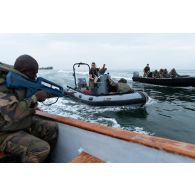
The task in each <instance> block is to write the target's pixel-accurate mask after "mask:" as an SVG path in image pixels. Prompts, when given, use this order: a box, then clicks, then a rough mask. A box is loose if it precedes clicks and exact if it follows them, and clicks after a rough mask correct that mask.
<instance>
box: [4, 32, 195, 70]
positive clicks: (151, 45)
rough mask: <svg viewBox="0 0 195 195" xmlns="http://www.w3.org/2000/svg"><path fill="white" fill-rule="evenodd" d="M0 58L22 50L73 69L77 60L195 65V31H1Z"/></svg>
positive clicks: (132, 65)
mask: <svg viewBox="0 0 195 195" xmlns="http://www.w3.org/2000/svg"><path fill="white" fill-rule="evenodd" d="M0 48H1V49H0V61H1V62H5V63H8V64H14V61H15V59H16V58H17V57H18V56H19V55H22V54H29V55H31V56H33V57H34V58H35V59H36V60H37V61H38V63H39V65H40V67H45V66H53V67H54V68H56V69H72V65H73V64H74V63H76V62H85V63H89V64H90V63H91V62H96V64H97V66H102V65H103V64H106V66H107V67H109V69H134V70H136V69H142V68H143V67H144V66H145V65H146V64H148V63H149V64H150V66H151V67H152V68H154V69H156V68H161V67H162V68H168V69H170V68H172V67H174V68H176V69H195V33H183V34H182V33H33V34H32V33H26V34H25V33H0Z"/></svg>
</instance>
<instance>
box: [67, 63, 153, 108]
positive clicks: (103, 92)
mask: <svg viewBox="0 0 195 195" xmlns="http://www.w3.org/2000/svg"><path fill="white" fill-rule="evenodd" d="M81 65H86V66H88V68H89V69H90V66H89V65H88V64H86V63H76V64H74V65H73V76H74V82H75V87H74V88H73V87H70V86H67V94H70V95H69V97H70V98H72V99H73V100H76V101H79V102H82V103H85V104H88V105H91V106H126V105H133V106H143V105H145V104H146V103H147V101H148V99H149V97H148V95H147V94H146V93H145V92H136V91H129V92H125V93H119V92H108V86H107V82H108V81H107V79H108V77H109V74H103V75H100V76H99V78H98V80H97V82H96V87H95V89H94V90H93V91H90V90H87V81H86V79H85V78H78V79H77V78H76V72H75V67H80V66H81ZM77 80H78V83H77Z"/></svg>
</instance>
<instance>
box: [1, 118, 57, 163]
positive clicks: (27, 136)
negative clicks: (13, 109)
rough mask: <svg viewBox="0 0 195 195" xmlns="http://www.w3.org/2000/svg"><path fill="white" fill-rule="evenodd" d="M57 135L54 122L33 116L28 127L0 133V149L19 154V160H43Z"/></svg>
mask: <svg viewBox="0 0 195 195" xmlns="http://www.w3.org/2000/svg"><path fill="white" fill-rule="evenodd" d="M57 135H58V126H57V124H56V123H55V122H52V121H49V120H44V119H42V118H40V117H37V116H34V117H33V118H32V125H31V127H30V128H28V129H26V130H21V131H17V132H14V133H3V134H0V151H3V152H5V153H8V154H10V155H14V156H19V157H20V158H21V162H30V163H34V162H36V163H38V162H44V161H45V159H46V158H47V157H48V155H49V153H50V151H51V150H52V149H53V147H54V145H55V143H56V140H57Z"/></svg>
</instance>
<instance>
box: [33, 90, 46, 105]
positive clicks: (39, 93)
mask: <svg viewBox="0 0 195 195" xmlns="http://www.w3.org/2000/svg"><path fill="white" fill-rule="evenodd" d="M35 96H36V98H37V101H39V102H43V101H45V100H46V99H47V98H48V97H49V95H48V93H46V92H45V91H43V90H42V91H37V92H36V93H35Z"/></svg>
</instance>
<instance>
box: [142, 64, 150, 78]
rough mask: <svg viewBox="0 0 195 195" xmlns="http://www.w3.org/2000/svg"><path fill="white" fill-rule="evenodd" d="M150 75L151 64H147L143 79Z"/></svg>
mask: <svg viewBox="0 0 195 195" xmlns="http://www.w3.org/2000/svg"><path fill="white" fill-rule="evenodd" d="M149 73H150V66H149V64H147V65H146V67H145V68H144V75H143V77H147V76H148V74H149Z"/></svg>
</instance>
